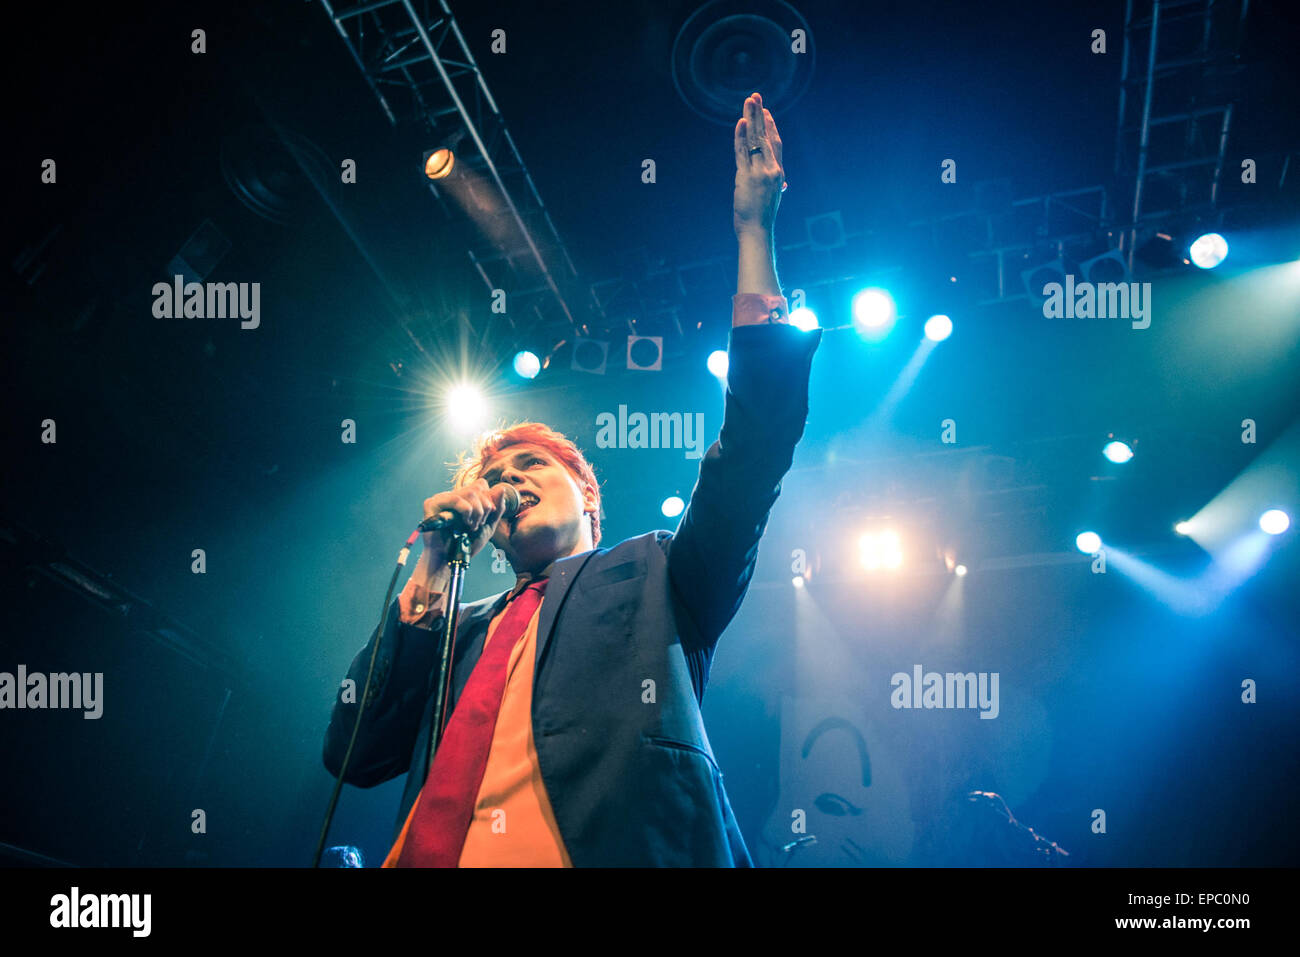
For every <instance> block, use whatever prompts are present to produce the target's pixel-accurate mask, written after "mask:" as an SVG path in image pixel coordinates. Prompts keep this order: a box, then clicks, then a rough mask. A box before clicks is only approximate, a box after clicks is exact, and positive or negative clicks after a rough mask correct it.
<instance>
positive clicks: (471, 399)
mask: <svg viewBox="0 0 1300 957" xmlns="http://www.w3.org/2000/svg"><path fill="white" fill-rule="evenodd" d="M447 418H448V420H449V421H450V422H451V424H452V427H453V428H455V429H458V430H460V431H462V432H472V431H474V430H476V429H478V428H479V427H480V426H481V425H482V424H483V420H484V419H486V418H487V400H486V399H484V398H483V393H482V392H480V391H479V390H478V389H477V388H475V387H474V386H472V385H458V386H453V387H452V388H451V390H450V391H449V392H448V393H447Z"/></svg>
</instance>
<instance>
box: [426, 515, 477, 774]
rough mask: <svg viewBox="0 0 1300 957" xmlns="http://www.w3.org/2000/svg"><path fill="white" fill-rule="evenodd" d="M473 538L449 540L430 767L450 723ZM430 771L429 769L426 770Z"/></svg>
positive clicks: (461, 536) (457, 535)
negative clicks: (459, 621)
mask: <svg viewBox="0 0 1300 957" xmlns="http://www.w3.org/2000/svg"><path fill="white" fill-rule="evenodd" d="M469 545H470V537H469V534H468V533H467V532H457V533H455V534H454V535H452V536H451V539H450V540H449V541H448V542H447V565H448V567H449V568H450V569H451V579H450V580H449V581H448V583H447V600H446V602H445V611H446V617H445V622H446V623H445V625H444V626H443V638H442V654H441V655H440V657H439V659H438V686H437V693H436V694H435V695H434V697H433V733H432V734H431V735H430V739H431V742H432V743H431V744H430V747H429V767H430V768H432V767H433V758H434V755H436V754H437V753H438V745H439V744H440V743H442V732H443V727H444V725H445V724H446V722H447V704H448V702H449V701H450V700H451V663H452V659H453V655H454V653H455V647H456V621H457V619H458V618H460V595H461V591H462V590H463V589H464V587H465V569H466V568H468V567H469V558H470V554H469ZM425 773H426V774H427V773H428V772H427V770H426V772H425Z"/></svg>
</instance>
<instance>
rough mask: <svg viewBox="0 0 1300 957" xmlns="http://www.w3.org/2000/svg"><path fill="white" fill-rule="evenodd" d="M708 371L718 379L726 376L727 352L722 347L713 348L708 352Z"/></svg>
mask: <svg viewBox="0 0 1300 957" xmlns="http://www.w3.org/2000/svg"><path fill="white" fill-rule="evenodd" d="M707 364H708V367H709V371H710V372H712V373H713V374H714V375H715V376H717V377H718V378H719V379H725V378H726V376H727V365H728V362H727V353H726V351H725V350H723V349H715V350H713V351H712V352H710V353H709V361H708V363H707Z"/></svg>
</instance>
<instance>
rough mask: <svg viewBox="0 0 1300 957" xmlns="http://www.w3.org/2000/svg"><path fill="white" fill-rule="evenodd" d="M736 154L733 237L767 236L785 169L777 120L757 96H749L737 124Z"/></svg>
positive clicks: (782, 184) (779, 199)
mask: <svg viewBox="0 0 1300 957" xmlns="http://www.w3.org/2000/svg"><path fill="white" fill-rule="evenodd" d="M735 151H736V191H735V194H734V196H733V201H732V224H733V225H734V226H735V229H736V235H737V236H739V235H740V234H742V233H746V232H750V233H762V234H770V233H771V232H772V227H773V225H774V224H775V222H776V210H777V207H778V206H779V205H780V204H781V193H782V191H783V190H784V189H785V166H784V164H783V163H782V162H781V135H780V134H779V133H778V132H777V130H776V121H775V120H773V119H772V114H771V113H770V112H769V111H768V110H767V108H766V107H764V106H763V98H762V97H761V96H760V95H759V94H757V93H751V94H750V95H749V97H748V98H747V99H746V100H745V105H744V107H743V115H742V116H741V118H740V119H739V120H738V121H737V122H736V132H735Z"/></svg>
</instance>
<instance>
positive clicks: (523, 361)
mask: <svg viewBox="0 0 1300 957" xmlns="http://www.w3.org/2000/svg"><path fill="white" fill-rule="evenodd" d="M541 371H542V360H541V359H539V358H537V356H536V355H535V354H534V353H531V352H528V351H526V350H525V351H524V352H516V353H515V374H516V375H518V376H520V377H521V378H524V379H535V378H537V373H539V372H541Z"/></svg>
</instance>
